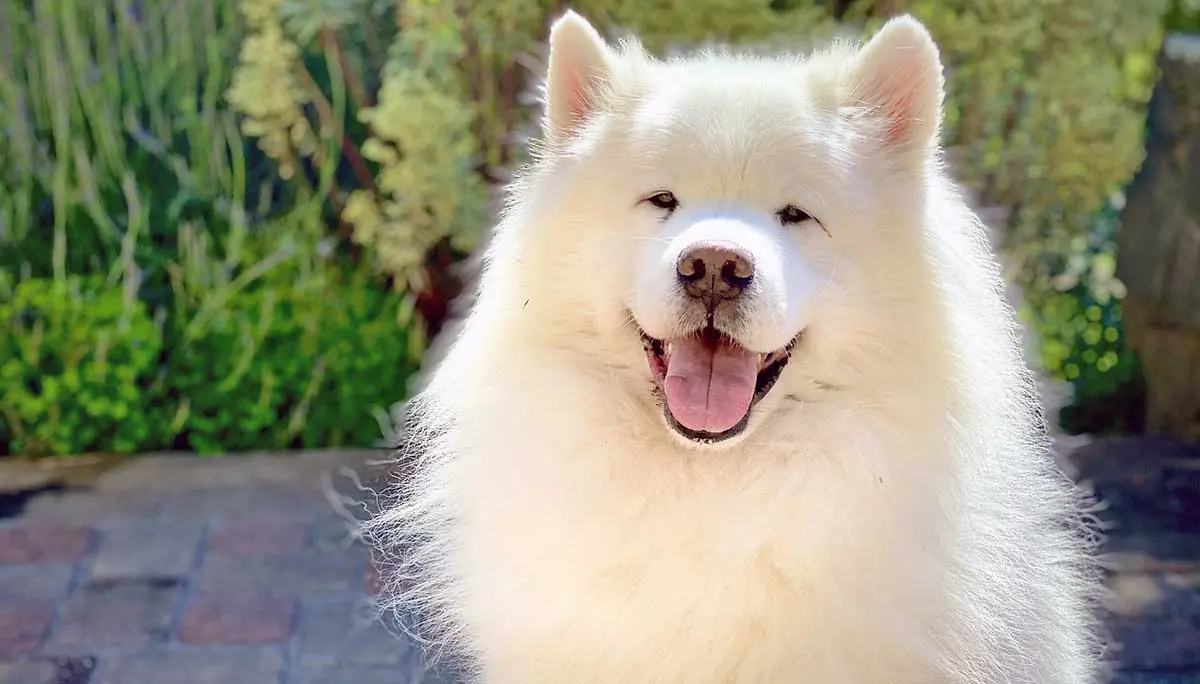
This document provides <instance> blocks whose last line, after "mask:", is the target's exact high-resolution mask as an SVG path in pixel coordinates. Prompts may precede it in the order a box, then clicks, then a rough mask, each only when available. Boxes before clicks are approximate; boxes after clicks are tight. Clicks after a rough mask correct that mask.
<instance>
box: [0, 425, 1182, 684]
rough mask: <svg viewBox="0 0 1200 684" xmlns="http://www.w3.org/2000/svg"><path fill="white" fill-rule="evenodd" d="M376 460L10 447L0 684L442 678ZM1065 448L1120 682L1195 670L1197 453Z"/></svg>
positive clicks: (5, 472) (1, 476)
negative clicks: (357, 499) (24, 460)
mask: <svg viewBox="0 0 1200 684" xmlns="http://www.w3.org/2000/svg"><path fill="white" fill-rule="evenodd" d="M1173 449H1174V451H1173ZM369 456H370V455H368V454H364V453H332V452H316V453H304V454H292V455H256V456H246V457H231V458H226V459H220V460H213V459H199V458H194V457H185V456H169V455H165V456H146V457H141V458H138V459H133V460H125V461H97V462H95V463H91V464H84V465H76V466H73V467H70V468H62V467H61V466H60V467H56V468H52V469H44V468H41V467H33V466H30V465H28V464H18V463H14V462H0V684H259V683H260V682H261V683H264V684H265V683H269V684H318V683H320V684H351V683H353V684H375V683H377V682H378V683H379V684H383V683H385V682H386V683H387V684H409V683H417V682H431V681H434V680H435V678H434V677H433V676H432V675H431V674H429V673H427V672H426V671H425V668H424V666H423V662H422V659H421V657H420V655H419V652H418V650H417V649H416V648H415V647H414V646H413V645H412V644H410V643H407V642H405V641H404V640H402V639H399V638H397V637H395V636H393V635H392V634H390V633H389V632H388V631H387V630H386V629H384V627H383V626H382V625H381V624H380V623H379V622H378V621H376V620H374V615H373V612H372V610H371V607H370V587H371V586H372V574H371V571H370V568H369V562H368V554H367V552H366V549H364V548H363V546H362V545H361V544H360V543H358V542H357V541H356V540H355V539H354V538H353V536H352V534H351V526H350V525H349V523H348V521H347V520H346V519H345V518H344V517H343V516H341V515H339V514H338V513H336V512H335V511H334V509H333V507H332V506H331V505H330V503H329V501H330V499H329V497H328V496H327V494H328V491H327V490H328V488H329V486H330V485H331V484H334V485H335V486H336V488H337V489H339V490H342V491H343V492H347V491H349V490H351V489H352V487H351V486H350V485H351V483H352V482H353V480H352V479H350V478H348V477H338V473H339V472H340V471H341V470H342V469H344V468H352V469H355V470H359V471H361V469H362V466H363V464H364V462H365V459H367V458H368V457H369ZM1071 464H1072V465H1077V466H1078V469H1079V476H1080V477H1083V478H1086V479H1088V480H1090V481H1092V482H1093V483H1094V484H1095V486H1096V488H1097V490H1098V492H1099V493H1100V495H1101V496H1102V497H1103V498H1104V499H1105V500H1106V501H1107V502H1109V503H1110V508H1109V509H1108V510H1107V511H1106V512H1105V513H1104V514H1103V515H1104V517H1106V518H1107V519H1109V520H1110V521H1112V522H1113V523H1114V524H1115V525H1116V526H1117V527H1116V528H1115V529H1114V530H1112V531H1111V532H1110V535H1111V539H1110V542H1109V551H1110V552H1112V553H1113V556H1112V558H1113V561H1114V563H1115V572H1114V574H1113V577H1112V586H1113V589H1114V596H1115V598H1116V602H1115V604H1114V607H1115V610H1116V614H1115V617H1114V619H1113V628H1114V631H1115V633H1116V634H1117V636H1118V637H1119V638H1120V639H1121V640H1122V641H1123V642H1124V649H1123V651H1122V652H1121V654H1120V656H1121V667H1122V671H1121V673H1120V675H1119V682H1120V683H1121V684H1200V457H1198V455H1197V454H1196V453H1194V452H1186V451H1182V450H1179V449H1178V448H1176V447H1173V446H1171V445H1168V444H1164V443H1160V442H1155V441H1153V440H1128V441H1125V442H1103V441H1101V442H1096V443H1093V444H1092V445H1090V446H1088V447H1086V448H1084V449H1082V450H1080V451H1079V452H1078V453H1077V454H1076V456H1075V457H1074V458H1073V459H1072V460H1071ZM59 465H60V464H59Z"/></svg>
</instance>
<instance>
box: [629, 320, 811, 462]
mask: <svg viewBox="0 0 1200 684" xmlns="http://www.w3.org/2000/svg"><path fill="white" fill-rule="evenodd" d="M710 327H711V326H710ZM637 331H638V334H639V336H640V337H641V339H642V346H643V348H644V350H645V352H646V360H647V362H648V363H649V364H650V371H651V375H652V376H653V378H654V391H655V392H656V393H657V395H658V396H659V398H660V399H663V401H662V405H663V415H664V417H665V418H666V421H667V424H668V425H670V426H671V428H672V429H673V430H675V431H676V432H678V433H679V434H681V435H683V436H684V437H686V438H688V439H690V440H692V441H695V442H699V443H703V444H713V443H716V442H722V441H725V440H727V439H731V438H733V437H736V436H737V435H739V434H741V433H742V432H743V431H745V429H746V427H747V425H748V424H749V422H750V414H751V413H752V412H753V411H754V407H755V406H756V405H757V404H758V402H759V401H761V400H762V398H763V397H765V396H767V394H768V393H769V392H770V391H771V389H772V388H773V387H774V386H775V383H776V381H778V380H779V376H780V375H781V374H782V373H783V369H784V367H786V366H787V364H788V362H789V361H790V360H791V358H792V351H793V350H794V349H795V348H796V345H797V344H798V343H799V342H800V338H802V337H803V336H804V331H803V330H802V331H800V332H799V333H797V334H796V336H795V337H793V338H792V339H791V340H790V341H788V343H787V344H786V345H784V346H783V347H781V348H779V349H776V350H775V351H772V352H768V353H766V354H759V357H760V358H759V368H758V378H757V380H756V383H755V387H754V396H753V398H752V399H751V401H750V406H749V407H747V409H746V413H745V415H743V416H742V419H741V420H740V421H738V422H737V424H735V425H734V426H733V427H731V428H729V429H728V430H725V431H723V432H705V431H697V430H692V429H689V428H687V427H686V426H684V425H683V424H681V423H680V422H679V421H678V420H676V419H675V416H673V415H672V414H671V409H670V407H669V406H668V404H667V402H666V401H665V397H664V393H663V380H664V378H665V377H666V373H667V359H668V357H669V356H670V346H671V342H670V341H668V340H661V339H659V338H656V337H652V336H651V335H650V334H648V333H647V332H646V331H645V330H643V329H642V328H641V326H637ZM705 333H708V334H714V333H715V334H723V333H720V332H719V331H716V330H708V329H704V330H696V331H693V332H692V333H689V334H691V335H698V334H705Z"/></svg>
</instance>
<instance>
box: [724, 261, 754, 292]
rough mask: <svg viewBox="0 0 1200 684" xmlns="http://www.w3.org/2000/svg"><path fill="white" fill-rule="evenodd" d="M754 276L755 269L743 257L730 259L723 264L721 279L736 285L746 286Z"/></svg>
mask: <svg viewBox="0 0 1200 684" xmlns="http://www.w3.org/2000/svg"><path fill="white" fill-rule="evenodd" d="M753 276H754V271H753V269H751V268H750V265H749V264H748V263H747V262H746V261H744V260H742V259H730V260H729V261H726V262H725V263H724V264H723V265H722V266H721V279H722V280H724V281H725V282H726V283H728V284H730V285H733V286H734V287H746V286H747V285H749V284H750V280H751V278H752V277H753Z"/></svg>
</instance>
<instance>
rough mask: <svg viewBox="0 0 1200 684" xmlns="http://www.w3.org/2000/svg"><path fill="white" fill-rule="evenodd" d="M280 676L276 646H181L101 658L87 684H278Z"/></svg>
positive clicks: (281, 661) (281, 656)
mask: <svg viewBox="0 0 1200 684" xmlns="http://www.w3.org/2000/svg"><path fill="white" fill-rule="evenodd" d="M282 673H283V653H282V652H281V650H280V649H279V648H277V647H266V648H249V649H228V648H223V649H220V650H211V649H207V648H200V647H185V648H178V649H170V650H164V651H151V652H149V653H138V654H131V655H117V656H111V657H108V658H105V659H104V662H103V663H102V664H101V666H100V668H99V669H98V670H97V672H96V675H94V676H93V677H92V681H91V682H89V684H279V681H280V678H281V677H282Z"/></svg>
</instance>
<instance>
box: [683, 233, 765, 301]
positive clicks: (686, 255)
mask: <svg viewBox="0 0 1200 684" xmlns="http://www.w3.org/2000/svg"><path fill="white" fill-rule="evenodd" d="M675 271H676V275H677V276H678V277H679V281H680V282H681V283H682V284H683V285H684V288H685V290H686V291H687V293H688V294H689V295H691V296H693V297H698V298H702V299H706V300H708V299H712V298H713V297H714V296H716V297H717V298H720V299H732V298H733V297H736V296H738V295H739V294H741V292H742V290H744V289H745V288H746V287H748V286H749V285H750V282H751V281H752V280H753V278H754V261H753V259H751V257H750V255H749V254H748V253H746V252H744V251H743V250H741V249H739V248H738V247H736V246H734V245H731V244H726V243H700V244H697V245H695V246H693V247H691V248H689V249H686V250H684V252H683V253H682V254H680V255H679V260H678V261H677V262H676V264H675ZM716 276H719V277H716Z"/></svg>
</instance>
